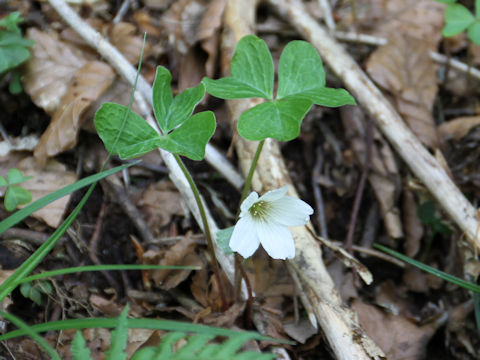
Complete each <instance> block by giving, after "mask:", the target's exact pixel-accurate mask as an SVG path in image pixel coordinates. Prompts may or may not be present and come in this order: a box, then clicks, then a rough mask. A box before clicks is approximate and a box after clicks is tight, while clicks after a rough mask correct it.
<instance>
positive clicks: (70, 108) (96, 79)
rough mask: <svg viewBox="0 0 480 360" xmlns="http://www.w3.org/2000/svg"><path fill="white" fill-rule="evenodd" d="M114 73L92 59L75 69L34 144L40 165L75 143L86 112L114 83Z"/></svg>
mask: <svg viewBox="0 0 480 360" xmlns="http://www.w3.org/2000/svg"><path fill="white" fill-rule="evenodd" d="M114 77H115V73H114V72H113V70H112V68H111V67H110V66H109V65H107V64H105V63H103V62H99V61H94V62H89V63H87V64H85V65H84V66H82V67H81V68H80V69H78V70H77V71H76V73H75V76H74V77H73V79H72V80H71V82H70V84H69V86H68V89H67V92H66V94H65V96H64V97H63V98H62V101H61V103H60V105H59V107H58V108H57V110H56V111H55V113H54V114H53V116H52V120H51V122H50V125H49V126H48V128H47V130H46V131H45V132H44V133H43V135H42V137H41V138H40V142H39V143H38V145H37V147H36V148H35V152H34V155H35V157H36V158H37V160H38V161H39V163H40V165H44V164H45V162H46V161H47V159H48V158H50V157H53V156H55V155H57V154H59V153H61V152H62V151H65V150H69V149H71V148H72V147H74V146H75V144H76V143H77V133H78V131H79V130H80V125H81V123H82V120H83V117H82V115H83V113H84V112H85V110H86V109H87V108H88V107H89V106H90V105H91V104H92V102H93V101H95V100H97V99H98V98H99V97H100V96H101V95H102V93H103V92H104V91H105V90H106V89H107V88H108V87H109V86H110V85H111V84H112V82H113V79H114Z"/></svg>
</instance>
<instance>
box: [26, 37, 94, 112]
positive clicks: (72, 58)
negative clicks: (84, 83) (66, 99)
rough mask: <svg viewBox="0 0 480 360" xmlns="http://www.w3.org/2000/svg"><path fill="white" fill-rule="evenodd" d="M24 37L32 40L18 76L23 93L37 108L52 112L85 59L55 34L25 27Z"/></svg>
mask: <svg viewBox="0 0 480 360" xmlns="http://www.w3.org/2000/svg"><path fill="white" fill-rule="evenodd" d="M27 37H28V38H30V39H32V40H34V41H35V45H34V46H33V47H32V49H31V52H32V56H30V59H29V60H28V61H27V63H26V64H25V67H24V73H23V77H22V81H23V86H24V88H25V92H26V93H27V94H28V95H30V97H31V98H32V101H33V102H34V103H35V105H37V106H38V107H41V108H42V109H44V110H45V111H46V112H47V113H49V114H52V113H54V112H55V110H56V109H57V108H58V106H59V105H60V102H61V100H62V98H63V96H64V95H65V93H66V92H67V88H68V86H69V82H70V79H71V78H72V77H73V75H74V74H75V71H77V70H78V69H79V68H81V67H82V66H84V65H85V63H86V60H85V58H84V57H83V56H82V54H81V53H80V52H79V51H78V49H76V48H74V47H72V46H70V45H69V44H67V43H65V42H63V41H60V40H59V38H58V34H56V33H54V32H49V33H45V32H42V31H40V30H38V29H35V28H29V29H28V31H27Z"/></svg>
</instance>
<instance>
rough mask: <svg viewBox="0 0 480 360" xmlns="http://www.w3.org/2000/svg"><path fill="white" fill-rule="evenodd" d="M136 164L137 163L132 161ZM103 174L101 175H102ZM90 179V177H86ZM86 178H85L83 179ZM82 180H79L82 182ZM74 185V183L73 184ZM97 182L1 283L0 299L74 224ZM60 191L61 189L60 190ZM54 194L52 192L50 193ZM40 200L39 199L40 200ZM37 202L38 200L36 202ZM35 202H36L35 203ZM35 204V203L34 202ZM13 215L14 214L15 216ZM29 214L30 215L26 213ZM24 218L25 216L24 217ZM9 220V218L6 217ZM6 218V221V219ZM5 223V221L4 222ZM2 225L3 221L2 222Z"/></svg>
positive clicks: (104, 172)
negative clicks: (62, 220) (35, 249)
mask: <svg viewBox="0 0 480 360" xmlns="http://www.w3.org/2000/svg"><path fill="white" fill-rule="evenodd" d="M132 164H135V163H132ZM130 165H131V164H127V165H123V166H119V167H116V168H114V169H111V170H108V171H103V172H101V173H99V174H97V175H94V176H90V177H89V178H90V180H89V181H88V182H87V183H85V184H84V185H83V186H85V185H87V184H88V183H91V182H92V181H98V180H100V179H102V178H104V177H105V176H108V175H111V174H113V173H115V172H118V171H121V170H123V169H125V168H126V167H128V166H130ZM100 175H101V176H100ZM92 178H94V180H92ZM86 179H88V178H86ZM83 180H85V179H83ZM81 181H82V180H80V181H79V182H81ZM72 185H74V184H72ZM95 185H96V182H94V183H93V184H91V185H90V187H89V189H88V191H87V193H86V194H85V195H84V196H83V198H82V200H80V202H79V203H78V205H77V206H76V207H75V209H74V210H73V211H72V213H71V214H70V215H69V216H68V217H67V219H65V221H64V222H63V223H62V225H60V226H59V227H58V228H57V230H55V232H54V233H53V234H52V235H51V236H50V237H49V238H48V240H47V241H45V243H44V244H43V245H42V246H40V247H39V248H38V249H37V251H35V252H34V253H33V254H32V255H31V256H30V257H29V258H28V259H27V260H26V261H25V262H24V263H23V264H22V265H20V267H18V269H17V270H16V271H15V272H14V273H13V274H12V275H11V276H9V278H8V279H7V280H5V282H4V283H3V284H2V285H0V301H2V300H3V299H4V298H5V297H6V296H7V295H8V294H9V293H10V292H11V291H12V290H13V289H15V287H17V285H18V284H19V283H20V281H21V280H22V279H23V278H25V277H26V276H27V275H28V274H30V273H31V272H32V270H33V269H34V268H35V267H36V266H37V265H38V264H39V263H40V262H41V261H42V259H43V258H44V257H45V256H46V255H47V254H48V253H49V252H50V250H51V249H52V248H53V247H54V246H55V244H56V242H57V241H58V240H59V239H60V238H61V237H62V236H63V234H64V233H65V231H67V229H68V228H69V226H70V225H71V224H72V222H73V221H74V220H75V218H76V217H77V216H78V214H79V213H80V210H81V209H82V208H83V206H84V205H85V203H86V202H87V200H88V198H89V197H90V195H91V193H92V192H93V189H94V188H95ZM59 191H60V190H59ZM50 195H52V194H50ZM50 195H47V196H46V197H49V196H50ZM40 200H41V199H40ZM40 200H39V201H40ZM35 203H36V202H35ZM35 203H34V204H35ZM32 205H33V204H32ZM25 209H26V208H25ZM25 209H22V210H25ZM22 210H20V211H18V212H17V213H15V214H14V215H16V214H18V213H20V212H22ZM14 215H12V216H14ZM25 216H28V215H25ZM22 219H23V217H22ZM6 220H8V219H6ZM6 220H4V221H6ZM2 223H3V222H2ZM0 225H1V223H0Z"/></svg>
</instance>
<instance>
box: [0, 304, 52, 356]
mask: <svg viewBox="0 0 480 360" xmlns="http://www.w3.org/2000/svg"><path fill="white" fill-rule="evenodd" d="M0 316H1V317H3V318H4V319H5V320H8V321H10V322H11V323H12V324H14V325H15V326H17V327H18V328H19V329H20V331H23V332H24V334H25V335H28V336H30V337H31V338H32V339H33V340H35V341H36V342H37V344H38V345H40V346H41V347H42V348H43V349H44V350H45V351H46V352H47V354H48V355H50V358H51V359H54V360H61V359H60V356H59V355H58V354H57V352H56V351H55V350H54V349H53V348H52V347H51V346H50V344H49V343H48V342H47V341H46V340H45V339H44V338H42V337H41V336H40V335H38V334H37V332H36V331H35V330H33V329H32V327H31V326H28V324H26V323H24V322H23V321H22V320H21V319H19V318H18V317H16V316H15V315H12V314H9V313H6V312H3V311H0Z"/></svg>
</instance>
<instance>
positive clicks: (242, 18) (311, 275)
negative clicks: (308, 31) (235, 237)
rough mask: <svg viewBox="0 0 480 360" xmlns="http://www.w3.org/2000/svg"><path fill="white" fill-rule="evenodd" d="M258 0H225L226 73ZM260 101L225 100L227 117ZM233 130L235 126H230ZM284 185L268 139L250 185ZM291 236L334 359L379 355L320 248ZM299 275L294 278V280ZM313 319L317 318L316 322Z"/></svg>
mask: <svg viewBox="0 0 480 360" xmlns="http://www.w3.org/2000/svg"><path fill="white" fill-rule="evenodd" d="M256 4H257V1H256V0H229V1H228V2H227V6H226V10H225V19H224V34H223V38H222V55H223V58H222V72H223V74H224V75H227V74H229V67H230V62H231V58H232V55H233V52H234V49H235V46H236V43H237V42H238V41H239V40H240V39H241V38H242V37H243V36H245V35H247V34H251V33H252V29H254V27H255V26H254V25H255V24H254V21H255V12H256ZM258 101H259V100H258V99H249V100H236V101H228V102H227V105H228V108H229V112H230V115H231V116H230V118H231V120H232V122H233V125H234V124H235V122H236V120H237V119H238V117H239V116H240V114H241V113H242V112H243V111H245V110H246V109H248V108H250V107H252V106H254V105H256V104H257V103H258ZM234 128H235V126H234ZM235 145H236V150H237V153H238V158H239V161H240V164H241V166H242V169H243V171H244V172H245V173H246V172H247V171H248V169H249V167H250V163H251V161H252V158H253V155H254V154H255V151H256V147H257V144H256V143H254V142H250V141H246V140H243V139H242V138H241V137H237V139H236V144H235ZM284 185H288V187H289V192H288V194H289V195H291V196H297V194H296V191H295V188H294V186H293V185H292V181H291V180H290V177H289V176H288V171H287V169H286V166H285V163H284V161H283V158H282V156H281V153H280V149H279V146H278V143H277V142H276V141H273V140H272V139H267V140H266V141H265V144H264V146H263V151H262V154H261V156H260V158H259V161H258V165H257V171H256V173H255V176H254V179H253V182H252V187H253V189H254V190H256V191H258V192H265V191H267V190H271V189H273V188H278V187H280V186H284ZM292 233H293V237H294V239H295V247H296V257H295V259H294V260H291V261H289V262H288V269H289V271H290V272H291V273H292V272H293V273H294V275H293V277H294V279H295V280H296V281H295V284H296V286H299V284H300V286H302V287H303V289H300V293H303V294H305V295H306V296H301V300H302V302H303V303H304V308H305V309H306V310H307V312H308V315H309V319H310V321H312V323H313V325H314V326H316V323H315V322H316V321H318V324H320V327H321V328H322V330H323V332H324V333H325V336H326V338H327V340H328V343H329V344H330V346H331V348H332V349H333V352H334V353H335V355H336V357H337V358H338V359H342V360H351V359H371V358H379V357H381V356H383V352H382V351H381V350H380V349H379V348H378V347H377V346H376V345H375V344H374V343H373V341H372V340H371V339H370V338H369V337H368V335H367V334H366V333H365V332H364V330H363V329H361V328H360V326H359V325H358V323H357V321H356V317H355V314H354V313H353V312H352V311H351V310H350V309H348V308H347V307H346V306H344V305H343V303H342V299H341V298H340V295H339V294H338V291H337V290H336V288H335V285H334V283H333V281H332V279H331V277H330V275H329V274H328V272H327V269H326V267H325V265H324V263H323V261H322V252H321V249H320V246H319V245H318V243H317V242H316V241H315V239H314V238H313V237H312V236H311V234H310V233H309V232H308V231H307V230H306V227H304V226H302V227H294V228H292ZM297 277H298V279H297ZM315 319H316V320H315Z"/></svg>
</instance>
